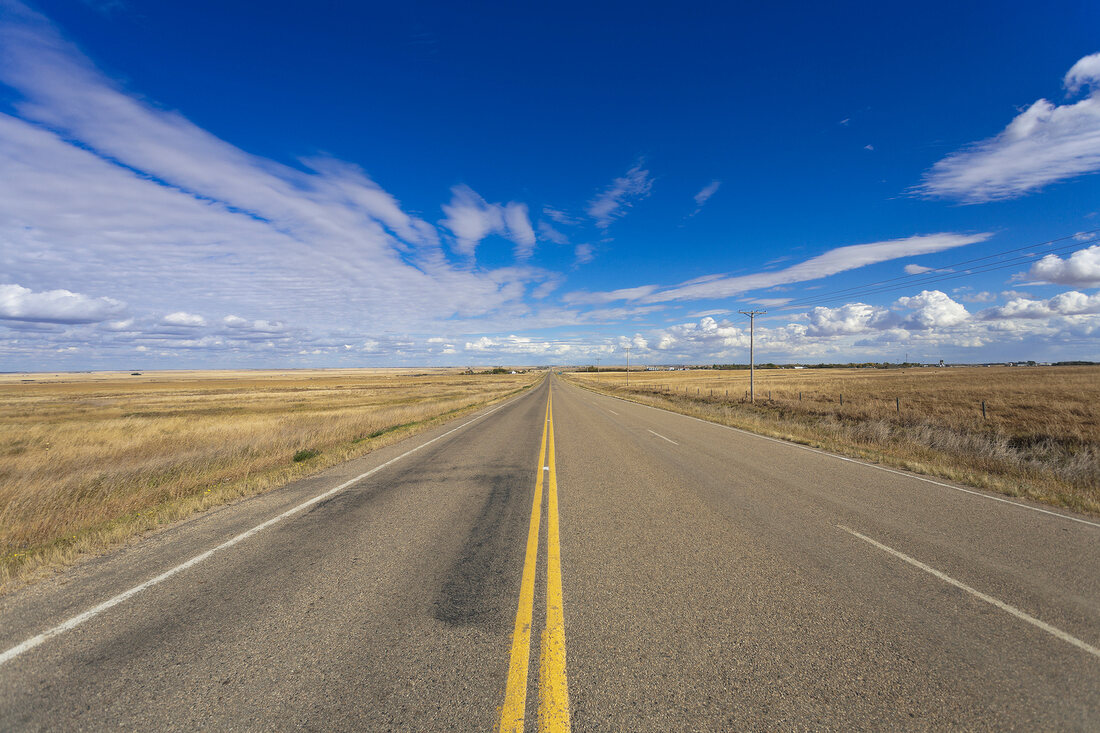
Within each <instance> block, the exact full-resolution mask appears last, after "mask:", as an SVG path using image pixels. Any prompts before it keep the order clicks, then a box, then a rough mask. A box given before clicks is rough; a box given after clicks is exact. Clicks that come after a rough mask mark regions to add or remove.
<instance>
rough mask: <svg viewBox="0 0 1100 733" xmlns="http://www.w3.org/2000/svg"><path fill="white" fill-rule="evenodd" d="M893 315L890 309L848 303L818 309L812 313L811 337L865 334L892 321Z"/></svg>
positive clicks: (810, 315) (810, 314)
mask: <svg viewBox="0 0 1100 733" xmlns="http://www.w3.org/2000/svg"><path fill="white" fill-rule="evenodd" d="M893 315H894V314H893V313H892V312H891V311H890V310H889V309H888V308H881V307H878V306H873V305H867V304H866V303H848V304H845V305H842V306H840V307H839V308H825V307H820V306H819V307H817V308H814V309H813V310H811V311H810V313H809V321H810V325H809V328H808V330H807V333H808V334H809V335H810V336H840V335H847V334H856V333H865V332H867V331H870V330H872V329H873V328H876V327H878V326H880V325H882V324H884V323H887V322H891V325H893V324H894V323H896V319H895V320H894V321H891V319H892V317H893Z"/></svg>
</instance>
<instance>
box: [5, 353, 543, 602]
mask: <svg viewBox="0 0 1100 733" xmlns="http://www.w3.org/2000/svg"><path fill="white" fill-rule="evenodd" d="M541 374H542V372H531V373H528V374H518V375H508V374H503V375H502V374H491V375H490V374H477V375H463V374H461V373H460V372H459V371H458V370H442V369H439V370H422V371H420V372H416V373H414V372H410V371H398V370H316V371H283V372H149V373H145V374H142V375H140V376H132V375H131V374H130V373H128V372H127V373H93V374H17V375H15V374H13V375H0V589H2V588H4V587H6V586H10V585H11V583H12V582H13V581H14V580H17V579H19V578H23V577H29V576H30V575H33V574H35V572H36V571H40V570H43V569H48V568H50V567H55V566H57V565H59V564H62V563H64V562H66V561H69V560H71V559H73V558H75V557H77V556H79V555H81V554H85V553H89V552H95V551H99V550H102V549H104V548H107V547H110V546H112V545H114V544H117V543H119V542H122V541H125V540H126V539H128V538H130V537H132V536H134V535H136V534H139V533H141V532H143V531H146V530H149V529H152V528H155V527H157V526H158V525H162V524H166V523H168V522H172V521H174V520H176V519H179V518H181V517H184V516H187V515H189V514H191V513H193V512H196V511H201V510H203V509H205V508H207V507H210V506H214V505H216V504H221V503H225V502H227V501H232V500H234V499H236V498H239V497H243V496H248V495H250V494H255V493H258V492H261V491H264V490H266V489H270V488H273V487H275V486H280V485H283V484H286V483H288V482H289V481H291V480H293V479H295V478H299V477H301V476H304V475H307V474H310V473H315V472H317V471H319V470H320V469H322V468H325V467H326V466H330V465H332V464H334V463H337V462H340V461H344V460H347V459H349V458H353V457H356V456H359V455H362V454H364V453H367V452H369V451H371V450H372V449H374V448H377V447H380V446H382V445H386V444H389V443H392V442H394V441H396V440H399V439H400V438H403V437H406V436H408V435H410V434H412V433H414V432H417V431H419V430H422V429H424V428H426V427H429V426H431V425H433V424H437V423H438V422H439V421H441V420H444V419H447V418H452V417H455V416H457V415H460V414H462V413H465V412H468V411H470V410H472V409H474V408H476V407H477V406H480V405H484V404H487V403H490V402H494V401H498V400H500V399H502V398H504V397H506V396H507V395H510V394H512V393H514V392H516V391H517V390H519V389H522V388H523V387H525V386H527V385H529V384H532V383H533V382H534V381H535V380H536V379H538V378H539V377H540V376H541ZM313 453H315V455H311V454H313ZM295 458H297V460H295Z"/></svg>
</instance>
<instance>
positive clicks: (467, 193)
mask: <svg viewBox="0 0 1100 733" xmlns="http://www.w3.org/2000/svg"><path fill="white" fill-rule="evenodd" d="M451 194H452V197H451V203H450V204H444V205H443V213H444V214H446V215H447V218H446V219H444V220H443V221H442V224H443V226H445V227H447V228H448V229H450V230H451V231H452V232H453V233H454V235H455V238H456V242H455V250H456V251H458V252H459V253H460V254H464V255H467V256H471V257H472V256H473V254H474V250H475V249H476V248H477V245H478V243H479V242H481V240H482V239H485V237H487V236H489V235H490V234H495V233H500V234H503V233H504V232H505V226H504V211H503V209H502V208H501V207H500V206H499V205H497V204H490V203H488V202H487V201H485V199H483V198H481V196H478V195H477V194H476V193H475V192H474V191H473V189H471V188H470V187H469V186H455V187H454V188H452V189H451Z"/></svg>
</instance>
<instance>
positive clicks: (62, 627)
mask: <svg viewBox="0 0 1100 733" xmlns="http://www.w3.org/2000/svg"><path fill="white" fill-rule="evenodd" d="M532 393H533V392H528V393H527V394H532ZM510 402H511V400H509V401H508V402H505V403H504V404H503V405H498V406H496V407H494V408H493V409H491V410H489V411H488V412H486V413H485V414H483V415H478V416H477V417H475V418H474V419H473V420H470V421H469V422H465V423H463V424H462V425H459V426H458V427H457V428H451V429H450V430H448V431H447V432H445V433H443V434H442V435H437V436H436V437H434V438H432V439H431V440H429V441H427V442H425V443H421V444H420V445H418V446H416V447H415V448H413V449H412V450H407V451H405V452H404V453H402V454H401V455H399V456H397V457H396V458H391V459H390V460H388V461H386V462H385V463H383V464H381V465H379V466H375V467H374V468H372V469H371V470H369V471H367V472H366V473H362V474H360V475H358V476H356V477H355V478H353V479H351V480H350V481H345V482H344V483H342V484H340V485H339V486H337V487H336V488H334V489H329V490H328V491H326V492H324V493H323V494H318V495H317V496H315V497H313V498H312V499H308V500H307V501H304V502H302V503H301V504H299V505H298V506H296V507H294V508H293V509H288V510H287V511H285V512H283V513H282V514H280V515H278V516H277V517H273V518H272V519H269V520H267V521H266V522H263V523H261V524H257V525H256V526H255V527H253V528H252V529H250V530H248V531H246V532H241V533H240V534H239V535H237V536H236V537H234V538H233V539H230V540H226V541H225V542H223V543H221V544H220V545H218V546H217V547H214V548H212V549H209V550H207V551H206V552H204V553H202V554H200V555H196V556H195V557H193V558H191V559H190V560H188V561H187V562H184V563H181V564H179V565H177V566H176V567H174V568H172V569H171V570H166V571H165V572H163V573H161V574H160V575H158V576H156V577H155V578H151V579H149V580H147V581H145V582H144V583H142V584H141V585H136V586H134V587H133V588H131V589H130V590H127V591H123V592H122V593H119V594H118V595H117V596H115V597H114V598H111V599H109V600H106V601H104V602H103V603H100V604H99V605H98V606H94V607H92V608H89V609H88V610H87V611H85V612H84V613H81V614H79V615H77V616H73V617H72V618H70V619H69V620H68V621H64V622H62V623H60V624H58V625H57V626H54V627H53V628H52V629H48V630H46V631H43V632H42V633H41V634H39V635H37V636H34V637H31V638H30V639H27V640H26V641H24V642H23V643H22V644H17V645H16V646H13V647H12V648H11V649H8V650H7V651H6V652H4V653H3V654H0V665H3V664H6V663H7V662H10V661H11V660H13V659H15V658H16V657H18V656H19V655H20V654H23V653H24V652H27V651H30V650H31V649H33V648H34V647H36V646H38V645H39V644H41V643H42V642H44V641H47V640H48V639H51V638H53V637H55V636H57V635H58V634H63V633H65V632H66V631H70V630H72V629H74V628H76V627H77V626H79V625H80V624H82V623H84V622H85V621H88V620H89V619H93V618H95V617H96V616H98V615H99V614H101V613H103V612H104V611H107V610H109V609H111V608H113V607H115V606H117V605H118V604H120V603H122V602H123V601H126V600H129V599H130V598H133V597H134V596H136V595H137V594H138V593H141V592H142V591H144V590H148V589H149V588H152V587H153V586H154V585H158V584H160V583H163V582H164V581H166V580H168V579H169V578H171V577H172V576H173V575H178V574H179V573H182V572H183V571H184V570H187V569H188V568H192V567H194V566H195V565H198V564H199V563H201V562H202V561H203V560H205V559H207V558H208V557H210V556H211V555H213V554H214V553H215V552H218V551H219V550H225V549H228V548H230V547H232V546H233V545H236V544H237V543H239V542H243V541H245V540H247V539H248V538H249V537H251V536H252V535H254V534H256V533H257V532H262V531H263V530H265V529H267V528H268V527H270V526H272V525H273V524H278V523H279V522H281V521H283V520H284V519H286V518H287V517H291V516H294V515H295V514H297V513H298V512H300V511H302V510H303V509H307V508H308V507H311V506H313V505H314V504H316V503H318V502H321V501H324V500H325V499H327V498H329V497H330V496H332V495H333V494H336V493H339V492H341V491H343V490H344V489H346V488H348V487H349V486H352V485H353V484H356V483H358V482H359V481H362V480H363V479H365V478H368V477H370V476H373V475H374V474H376V473H378V472H379V471H381V470H382V469H383V468H386V467H387V466H390V465H392V464H394V463H397V462H398V461H400V460H401V459H402V458H406V457H408V456H411V455H412V454H413V453H416V452H417V451H418V450H420V449H421V448H426V447H428V446H429V445H431V444H432V443H434V442H436V441H438V440H442V439H443V438H446V437H447V436H448V435H451V434H452V433H456V432H458V431H459V430H462V429H463V428H467V427H469V426H470V425H473V424H474V423H475V422H477V421H478V420H481V419H483V418H485V417H488V416H489V415H492V414H493V413H494V412H496V411H497V410H499V409H500V408H502V407H504V406H505V405H507V404H509V403H510Z"/></svg>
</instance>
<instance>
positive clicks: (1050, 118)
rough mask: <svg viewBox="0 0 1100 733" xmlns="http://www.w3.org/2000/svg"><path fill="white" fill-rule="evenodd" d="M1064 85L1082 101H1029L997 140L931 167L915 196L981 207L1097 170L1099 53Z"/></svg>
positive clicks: (1082, 62) (1099, 165)
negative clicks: (1072, 102)
mask: <svg viewBox="0 0 1100 733" xmlns="http://www.w3.org/2000/svg"><path fill="white" fill-rule="evenodd" d="M1064 84H1065V87H1066V89H1067V90H1068V91H1069V92H1070V93H1071V94H1076V93H1079V92H1081V91H1084V90H1087V91H1088V96H1086V97H1085V98H1084V99H1082V100H1080V101H1079V102H1076V103H1074V104H1065V105H1056V104H1053V103H1051V102H1048V101H1047V100H1045V99H1040V100H1038V101H1036V102H1034V103H1033V104H1032V105H1031V106H1030V107H1028V108H1027V109H1026V110H1024V111H1023V112H1021V113H1020V114H1019V115H1017V117H1016V118H1015V119H1013V120H1012V122H1010V123H1009V125H1008V127H1006V128H1005V129H1004V131H1002V132H1001V133H1000V134H999V135H997V136H995V137H992V138H989V139H988V140H983V141H981V142H978V143H975V144H973V145H971V146H969V147H967V148H964V149H963V150H960V151H958V152H956V153H953V154H951V155H949V156H948V157H946V158H944V159H943V160H941V161H939V162H938V163H936V164H935V165H934V166H932V168H931V169H930V170H929V171H928V172H927V173H925V175H924V179H923V182H922V183H921V184H920V185H919V186H917V187H916V189H915V191H916V192H917V193H919V194H922V195H925V196H930V197H940V198H951V199H956V200H959V201H962V202H964V203H982V202H985V201H993V200H997V199H1008V198H1015V197H1018V196H1023V195H1024V194H1026V193H1029V192H1031V191H1035V190H1038V189H1040V188H1042V187H1043V186H1046V185H1048V184H1050V183H1053V182H1055V181H1060V180H1063V179H1067V178H1073V177H1075V176H1080V175H1083V174H1085V173H1092V172H1095V171H1097V170H1100V54H1092V55H1091V56H1086V57H1084V58H1082V59H1081V60H1079V61H1078V62H1077V63H1076V64H1074V65H1073V68H1071V69H1070V70H1069V73H1067V74H1066V77H1065V79H1064Z"/></svg>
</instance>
